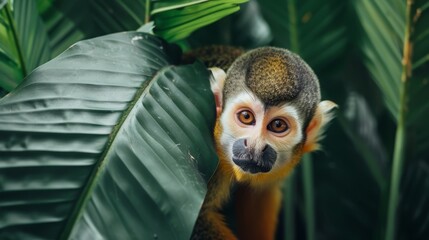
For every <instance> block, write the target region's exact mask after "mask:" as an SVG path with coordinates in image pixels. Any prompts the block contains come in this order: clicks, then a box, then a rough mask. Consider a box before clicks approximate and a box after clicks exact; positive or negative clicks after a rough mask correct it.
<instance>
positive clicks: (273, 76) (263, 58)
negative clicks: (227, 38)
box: [223, 47, 320, 126]
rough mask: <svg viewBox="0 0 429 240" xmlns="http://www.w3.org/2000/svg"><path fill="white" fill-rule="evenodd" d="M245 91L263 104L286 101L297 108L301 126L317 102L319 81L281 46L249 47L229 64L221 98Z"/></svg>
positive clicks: (272, 104)
mask: <svg viewBox="0 0 429 240" xmlns="http://www.w3.org/2000/svg"><path fill="white" fill-rule="evenodd" d="M249 90H250V91H251V92H253V94H255V95H256V96H257V97H258V98H259V99H260V100H261V101H262V102H263V103H264V104H265V105H266V106H274V105H279V104H283V103H285V102H290V103H291V104H293V105H294V106H296V107H297V109H298V110H299V111H300V115H301V117H302V118H303V119H304V121H305V124H304V125H305V126H307V124H308V123H309V121H310V120H311V117H312V116H313V114H314V112H315V109H316V107H317V104H318V103H319V102H320V89H319V80H318V79H317V77H316V75H315V74H314V72H313V70H312V69H311V68H310V67H309V66H308V65H307V64H306V63H305V62H304V60H302V59H301V58H300V57H299V56H298V55H296V54H294V53H292V52H290V51H288V50H286V49H282V48H274V47H263V48H258V49H255V50H252V51H249V52H247V53H245V54H244V55H242V56H241V57H239V58H238V59H237V60H236V61H235V62H234V63H233V64H232V65H231V67H230V68H229V70H228V72H227V77H226V80H225V85H224V90H223V99H224V101H225V100H226V99H228V98H230V97H233V96H234V95H237V94H238V93H240V92H242V91H249Z"/></svg>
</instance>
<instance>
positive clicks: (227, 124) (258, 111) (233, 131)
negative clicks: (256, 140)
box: [220, 91, 264, 159]
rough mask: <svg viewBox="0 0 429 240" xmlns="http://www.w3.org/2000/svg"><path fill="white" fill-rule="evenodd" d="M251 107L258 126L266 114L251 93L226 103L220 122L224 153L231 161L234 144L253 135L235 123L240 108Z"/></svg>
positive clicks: (233, 98) (235, 97)
mask: <svg viewBox="0 0 429 240" xmlns="http://www.w3.org/2000/svg"><path fill="white" fill-rule="evenodd" d="M249 106H251V109H250V110H252V112H253V113H254V114H255V119H256V125H257V126H258V124H261V122H262V119H260V118H261V117H260V116H263V114H264V104H263V103H262V102H261V101H260V100H259V99H258V98H257V97H256V96H254V95H253V94H252V93H251V92H250V91H249V92H247V91H245V92H242V93H239V94H237V95H236V96H234V97H232V98H230V99H228V100H227V101H226V102H225V106H224V109H223V111H222V114H221V117H220V122H221V125H222V128H223V133H222V135H221V141H220V142H221V145H222V148H223V149H224V152H226V153H227V155H228V158H230V159H231V158H232V144H234V142H235V140H237V139H240V138H248V137H250V135H251V130H250V129H243V128H241V127H239V126H238V125H237V124H236V123H235V117H236V111H237V110H239V109H240V107H249ZM255 127H256V126H255Z"/></svg>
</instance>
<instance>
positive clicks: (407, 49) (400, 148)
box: [385, 0, 413, 240]
mask: <svg viewBox="0 0 429 240" xmlns="http://www.w3.org/2000/svg"><path fill="white" fill-rule="evenodd" d="M412 4H413V0H408V1H407V10H406V19H405V21H406V25H405V36H404V52H403V59H402V76H401V86H400V87H401V88H400V106H399V113H398V127H397V129H396V136H395V149H394V153H393V166H392V173H391V178H390V190H389V198H388V201H389V202H388V209H387V219H386V222H387V224H386V233H385V240H393V239H395V225H396V214H397V211H396V210H397V206H398V202H399V188H400V183H401V175H402V166H403V163H404V158H405V141H406V119H405V117H406V111H407V89H408V82H409V79H410V77H411V64H412V63H411V55H412V52H411V40H410V35H411V8H412Z"/></svg>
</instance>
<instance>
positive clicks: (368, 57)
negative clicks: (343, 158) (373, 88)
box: [355, 0, 405, 118]
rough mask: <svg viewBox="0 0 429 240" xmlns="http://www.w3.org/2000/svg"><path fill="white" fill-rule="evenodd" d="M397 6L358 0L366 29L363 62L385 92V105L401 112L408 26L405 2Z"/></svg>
mask: <svg viewBox="0 0 429 240" xmlns="http://www.w3.org/2000/svg"><path fill="white" fill-rule="evenodd" d="M400 3H401V5H400V9H395V8H394V6H393V5H392V4H391V2H390V1H385V0H383V1H379V0H367V1H355V9H356V12H357V14H358V17H359V20H360V23H361V25H362V28H363V30H364V33H365V34H364V38H363V41H362V43H361V49H362V51H363V53H364V55H365V58H364V59H363V60H364V64H365V66H366V67H367V69H368V70H369V72H370V73H371V75H372V78H373V79H374V81H375V82H376V83H377V85H378V87H379V88H380V90H381V92H382V93H383V97H384V101H385V103H386V106H387V107H388V109H389V110H390V113H391V114H392V116H393V117H394V118H396V117H397V116H398V109H399V86H400V79H401V70H402V68H401V56H402V52H401V50H402V47H403V36H404V29H405V16H404V14H405V3H404V2H403V1H400Z"/></svg>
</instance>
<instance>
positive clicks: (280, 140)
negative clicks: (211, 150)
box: [220, 91, 303, 175]
mask: <svg viewBox="0 0 429 240" xmlns="http://www.w3.org/2000/svg"><path fill="white" fill-rule="evenodd" d="M220 123H221V125H222V128H223V133H222V135H221V139H220V143H221V145H222V148H223V150H224V152H225V153H226V154H227V158H228V159H229V160H230V164H232V165H233V168H234V169H235V171H239V172H241V173H243V174H245V175H247V174H252V175H253V174H269V173H271V172H274V171H275V170H276V169H279V168H282V166H284V165H286V164H288V163H289V162H290V161H292V157H293V156H294V155H295V150H296V147H297V146H299V144H300V143H301V142H302V140H303V134H302V124H303V123H302V122H301V121H300V119H299V115H298V111H297V109H296V108H295V107H294V106H293V105H292V104H289V103H284V104H281V105H278V106H266V105H264V104H263V102H262V101H261V100H259V99H258V98H257V97H256V96H255V95H253V94H252V93H251V92H247V91H245V92H242V93H240V94H238V95H237V96H235V97H233V98H230V99H228V101H227V102H225V107H224V109H223V112H222V115H221V117H220Z"/></svg>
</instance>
